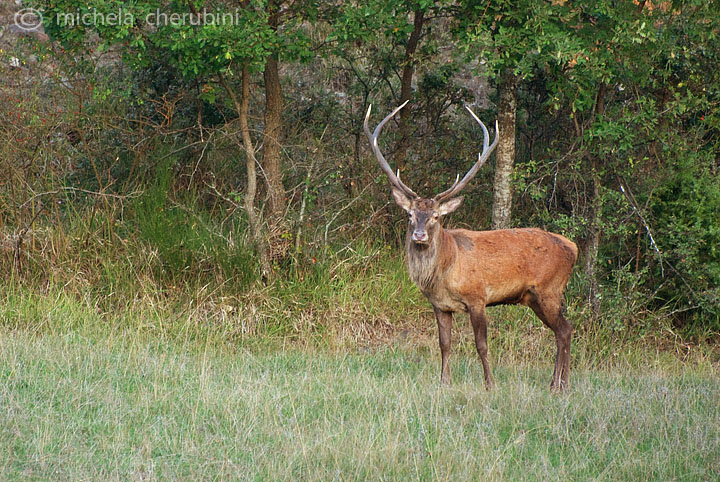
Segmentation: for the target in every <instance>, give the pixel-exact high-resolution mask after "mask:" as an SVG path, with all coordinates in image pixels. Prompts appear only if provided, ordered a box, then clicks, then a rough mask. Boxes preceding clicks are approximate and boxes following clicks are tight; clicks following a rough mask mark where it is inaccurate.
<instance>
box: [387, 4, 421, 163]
mask: <svg viewBox="0 0 720 482" xmlns="http://www.w3.org/2000/svg"><path fill="white" fill-rule="evenodd" d="M413 15H414V20H413V31H412V33H411V34H410V38H408V42H407V45H406V46H405V63H404V65H403V70H402V81H401V84H400V104H402V103H403V102H405V101H407V100H410V97H411V96H412V79H413V74H414V73H415V51H416V50H417V46H418V42H419V41H420V36H421V35H422V28H423V23H424V22H425V12H424V11H423V10H415V12H413ZM410 113H411V110H410V108H409V107H408V108H405V109H403V110H401V111H400V126H399V127H400V140H399V141H398V144H397V148H396V153H395V156H394V157H395V162H396V165H397V168H398V169H400V170H401V171H402V170H404V169H405V156H406V154H407V146H408V140H409V139H408V137H409V134H410V132H409V131H410V128H409V127H410V126H409V124H408V122H409V118H410Z"/></svg>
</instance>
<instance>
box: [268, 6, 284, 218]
mask: <svg viewBox="0 0 720 482" xmlns="http://www.w3.org/2000/svg"><path fill="white" fill-rule="evenodd" d="M267 9H268V12H269V13H270V16H269V18H268V25H269V26H270V28H272V29H273V30H277V27H278V21H279V20H278V11H279V5H278V2H276V1H273V0H270V1H269V2H268V5H267ZM263 77H264V79H265V130H264V132H263V145H264V153H263V170H264V171H265V180H266V182H267V188H268V197H269V200H270V202H269V214H270V216H272V217H273V218H274V219H273V220H272V221H273V222H277V221H279V220H280V219H281V218H282V217H283V216H284V214H285V188H284V187H283V169H282V151H281V146H282V144H281V137H282V109H283V94H282V87H281V86H280V73H279V67H278V58H277V55H276V54H270V55H268V57H267V59H266V60H265V70H264V72H263Z"/></svg>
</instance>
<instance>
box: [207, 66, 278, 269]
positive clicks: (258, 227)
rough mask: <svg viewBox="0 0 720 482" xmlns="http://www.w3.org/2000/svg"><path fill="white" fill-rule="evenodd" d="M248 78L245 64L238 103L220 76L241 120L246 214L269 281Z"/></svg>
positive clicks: (261, 265)
mask: <svg viewBox="0 0 720 482" xmlns="http://www.w3.org/2000/svg"><path fill="white" fill-rule="evenodd" d="M248 76H249V74H248V69H247V64H243V67H242V100H240V101H238V99H237V96H236V95H235V91H233V90H232V88H231V87H230V85H229V84H228V83H227V81H226V80H225V77H224V76H222V75H220V83H221V84H222V86H223V87H224V88H225V91H226V92H227V93H228V95H229V96H230V98H231V99H232V101H233V104H234V105H235V110H236V111H237V113H238V118H239V120H240V133H241V135H242V144H243V148H244V150H245V155H246V160H245V167H246V169H247V189H246V190H245V196H244V207H245V212H246V213H247V217H248V223H249V224H250V231H251V234H252V238H253V243H254V244H255V249H256V250H257V252H258V256H259V257H260V270H261V276H262V277H263V278H265V279H267V278H269V277H270V276H271V274H272V270H271V269H270V260H269V259H268V248H267V242H266V240H267V236H266V235H265V232H264V230H263V222H262V219H261V217H260V215H259V214H258V212H257V211H256V210H255V196H256V194H257V170H256V169H257V168H256V165H257V158H256V156H255V146H254V145H253V142H252V138H251V137H250V127H249V126H248V109H249V97H250V87H249V84H250V80H249V78H248Z"/></svg>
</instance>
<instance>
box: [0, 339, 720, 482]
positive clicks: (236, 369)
mask: <svg viewBox="0 0 720 482" xmlns="http://www.w3.org/2000/svg"><path fill="white" fill-rule="evenodd" d="M83 333H88V330H83V329H67V330H47V331H45V332H41V333H38V332H29V331H27V330H18V329H8V328H4V329H3V330H2V332H1V333H0V406H1V408H0V479H3V480H13V479H23V480H28V479H29V480H41V479H44V480H107V479H119V480H154V479H186V480H208V479H213V480H218V479H219V480H223V479H236V478H243V479H254V480H278V479H286V480H287V479H303V480H317V479H320V480H327V479H341V480H347V479H352V480H368V479H385V480H388V479H422V480H478V479H486V480H555V479H569V480H587V479H593V480H717V478H718V477H719V476H720V405H719V403H720V381H718V377H717V371H716V369H715V368H714V367H713V363H712V362H711V361H709V360H705V359H704V358H703V357H700V358H699V359H695V360H694V361H690V362H682V361H680V360H679V359H678V358H677V357H674V356H666V355H663V354H662V353H657V352H655V351H654V350H652V349H648V350H647V352H646V353H645V355H644V356H643V357H638V358H635V359H634V360H635V361H632V360H631V361H628V360H627V359H625V358H624V357H622V356H621V357H620V358H619V359H618V360H616V361H615V362H612V363H607V364H605V365H604V366H597V367H592V366H589V365H588V366H580V367H578V368H577V369H575V371H574V372H573V374H572V378H571V382H572V387H571V389H570V390H569V391H567V392H566V393H564V394H561V395H555V394H552V393H551V392H550V391H549V389H548V383H549V379H550V374H551V373H550V372H551V368H552V367H551V360H549V359H539V360H535V361H534V362H519V363H516V362H514V361H512V357H511V356H509V355H507V354H503V353H497V351H498V350H499V345H498V344H497V343H496V344H492V343H491V349H494V358H495V360H494V362H495V363H496V365H497V366H496V371H495V373H496V382H497V388H496V389H495V390H493V391H491V392H487V391H485V389H484V388H483V386H482V383H481V382H480V380H481V378H480V377H481V368H480V364H479V363H478V362H477V361H476V360H475V358H474V357H473V356H472V350H471V349H470V348H469V344H467V343H465V341H463V340H462V339H461V341H460V344H459V345H460V346H459V349H458V350H456V352H455V353H454V356H453V358H452V375H453V381H454V383H453V385H452V386H451V387H449V388H442V387H440V386H439V384H438V372H439V367H438V358H439V357H438V356H437V353H436V352H435V351H436V350H431V349H429V347H420V348H417V347H415V346H413V345H410V344H407V343H405V344H401V343H397V344H394V345H386V346H384V347H379V348H373V349H366V350H357V349H355V350H352V349H341V348H335V349H333V348H327V347H326V348H322V347H320V348H318V347H315V348H312V347H308V346H304V347H297V346H287V345H286V346H284V347H283V346H282V344H271V346H267V345H265V346H263V345H259V344H255V345H246V344H245V345H240V346H239V347H235V348H232V347H228V346H223V345H220V346H218V345H217V344H216V343H214V342H212V341H211V339H210V338H207V339H206V342H205V343H200V342H198V340H194V341H192V342H179V341H177V340H163V339H162V337H155V336H144V335H137V333H133V332H131V331H127V330H126V331H124V332H112V331H110V330H108V331H107V332H106V335H107V336H98V333H101V332H98V333H90V334H83ZM548 342H550V340H549V339H548ZM506 355H507V356H506ZM641 359H643V360H644V361H642V362H637V360H641ZM703 360H704V361H703ZM509 361H510V363H509ZM574 364H576V362H575V361H574ZM580 364H581V365H582V364H583V362H580Z"/></svg>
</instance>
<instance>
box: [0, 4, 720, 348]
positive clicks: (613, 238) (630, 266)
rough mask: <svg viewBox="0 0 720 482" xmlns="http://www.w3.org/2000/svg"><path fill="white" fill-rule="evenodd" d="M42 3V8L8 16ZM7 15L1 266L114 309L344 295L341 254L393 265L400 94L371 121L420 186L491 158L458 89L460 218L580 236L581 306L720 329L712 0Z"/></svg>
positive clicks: (603, 315) (608, 317) (620, 320)
mask: <svg viewBox="0 0 720 482" xmlns="http://www.w3.org/2000/svg"><path fill="white" fill-rule="evenodd" d="M31 6H32V7H35V8H37V9H39V11H40V12H42V15H43V18H44V20H43V24H42V27H39V28H36V29H23V28H19V27H18V26H17V23H15V24H13V21H14V19H17V18H18V16H17V12H18V11H19V9H20V8H21V7H31ZM113 12H119V15H118V16H119V17H123V16H126V17H127V18H130V19H131V20H129V21H125V22H119V21H114V22H113V21H109V20H107V19H109V18H110V17H109V15H110V14H112V13H113ZM159 12H162V13H167V14H171V13H176V14H178V15H184V16H185V17H183V18H185V19H205V20H207V18H208V17H209V15H210V14H212V15H216V17H217V19H220V18H221V15H222V13H223V12H225V13H231V14H232V22H221V21H219V20H216V21H215V22H212V21H198V22H190V21H187V22H173V21H170V20H168V21H167V22H165V23H162V22H155V23H153V22H151V21H150V20H151V17H149V15H151V14H153V13H154V14H155V17H152V19H154V20H156V19H157V17H158V13H159ZM67 13H71V14H79V15H82V14H92V15H93V19H94V20H93V22H86V23H84V22H83V21H82V18H83V17H78V16H77V15H76V16H74V17H72V18H75V19H77V20H78V21H75V22H68V17H63V15H65V14H67ZM100 15H108V17H106V21H105V22H104V23H102V22H100V21H98V20H97V19H98V18H100ZM0 16H1V17H2V18H3V19H4V20H3V22H2V25H3V30H2V37H0V76H1V78H2V80H1V82H0V270H1V272H2V273H3V278H4V279H5V283H3V284H4V285H5V287H4V288H3V290H8V289H10V288H8V287H10V286H15V287H18V288H15V289H21V288H20V287H22V289H29V290H36V291H37V292H39V293H43V292H48V291H49V292H55V291H56V290H62V291H66V292H70V293H73V296H76V297H78V298H80V299H88V300H92V301H90V303H93V304H95V305H97V307H98V310H99V311H100V312H108V311H112V310H116V309H118V306H120V305H122V306H131V305H132V304H133V303H134V301H133V300H137V299H141V298H142V297H143V293H145V294H146V293H148V292H149V291H152V292H153V293H156V295H157V299H163V300H166V301H167V300H170V301H167V302H168V303H170V304H172V303H174V302H177V303H180V304H182V303H185V302H184V301H183V299H184V298H183V296H187V297H188V299H190V300H191V303H192V300H195V302H197V303H200V301H202V302H207V301H208V300H219V301H217V305H218V306H219V308H218V312H222V313H226V312H227V311H228V310H231V311H232V310H234V309H236V310H238V311H237V313H239V314H238V316H246V311H244V310H246V309H249V308H247V307H248V306H250V305H252V306H253V308H252V312H253V316H255V317H256V318H257V319H265V322H264V323H265V324H266V325H267V327H273V326H275V325H276V324H279V323H281V321H278V320H274V319H272V316H270V315H268V316H267V317H266V318H263V317H262V315H261V314H258V310H259V311H260V312H262V310H263V309H264V308H263V306H268V305H273V306H274V308H273V309H274V310H276V311H277V312H282V313H286V314H287V319H288V320H292V319H298V315H297V313H300V312H302V313H305V314H307V313H310V312H322V311H323V310H324V311H325V312H328V313H330V312H332V311H333V307H332V306H330V305H331V303H329V302H327V301H323V299H322V298H323V296H324V293H332V294H333V296H337V293H338V292H342V291H343V290H344V289H345V287H346V283H347V278H348V277H358V278H362V277H363V276H366V277H371V276H374V273H377V272H380V271H383V270H385V271H392V270H394V271H397V272H398V273H404V271H403V269H402V264H401V263H395V262H394V261H393V260H400V261H401V258H402V256H403V255H402V244H403V238H404V231H405V225H406V223H407V220H406V216H405V214H404V213H403V212H402V210H400V209H399V208H397V206H395V205H394V203H393V202H392V198H391V196H390V192H389V189H388V187H389V186H388V183H387V179H386V178H385V177H384V174H383V173H382V171H381V170H380V169H379V168H378V166H377V161H376V160H375V158H374V156H373V155H372V153H371V151H370V149H369V144H368V140H367V138H366V137H365V134H364V133H363V129H362V124H363V119H364V116H365V113H366V111H367V109H368V106H369V105H370V104H372V106H373V112H372V118H371V123H372V124H373V125H374V124H376V123H377V122H379V121H380V119H382V117H384V116H385V115H386V114H387V113H389V112H390V111H391V110H392V109H394V108H395V107H396V106H398V105H400V104H402V103H403V102H405V101H407V100H409V101H410V102H409V104H408V107H406V108H405V109H403V111H402V112H401V114H400V115H399V116H398V117H397V118H396V119H394V120H393V122H392V123H391V124H389V125H388V126H387V127H386V128H385V131H384V133H383V137H382V138H381V144H382V146H383V150H384V152H385V154H386V156H387V158H388V160H389V162H390V164H391V165H392V166H395V167H396V168H397V169H399V171H400V174H401V177H402V179H403V180H404V181H405V182H406V183H407V184H408V185H410V186H413V188H415V189H416V191H418V192H419V193H420V194H421V195H426V196H430V195H432V194H433V193H436V192H440V191H442V190H444V189H446V188H447V187H448V186H449V185H450V184H451V183H452V181H453V180H454V179H455V177H456V174H458V173H459V174H461V175H462V174H464V173H465V172H466V171H467V170H468V169H469V168H470V167H471V166H472V164H473V162H475V160H476V159H477V153H478V151H480V150H481V148H482V132H481V131H480V130H479V129H478V127H477V124H476V123H475V122H474V121H473V120H472V118H471V117H470V116H469V115H468V114H467V112H466V111H465V109H464V108H463V107H464V106H465V105H469V106H471V107H472V108H473V110H474V111H475V112H476V113H477V114H478V116H479V117H480V118H481V119H482V120H483V121H484V122H485V124H487V125H488V126H491V125H492V124H493V123H494V120H495V119H498V122H499V130H500V136H501V141H500V144H499V146H498V149H497V151H496V153H495V155H494V156H493V157H492V158H491V160H490V161H489V162H488V163H487V164H486V165H485V166H484V167H483V168H482V169H481V171H480V173H479V174H478V176H477V177H476V178H475V179H474V180H473V181H472V183H471V184H470V185H469V186H468V187H467V188H466V189H465V192H464V194H465V203H464V205H463V207H462V208H461V209H459V210H458V211H457V212H456V213H455V214H453V215H452V216H449V219H446V221H445V223H446V225H448V226H455V227H458V226H461V227H467V228H470V229H476V230H482V229H497V228H506V227H528V226H537V227H542V228H544V229H547V230H550V231H553V232H557V233H560V234H563V235H565V236H566V237H568V238H569V239H571V240H573V241H575V242H576V243H577V245H578V246H579V248H580V252H581V255H580V259H579V261H578V264H577V266H576V268H575V275H574V276H573V278H572V280H571V282H570V285H571V287H570V290H569V291H568V293H567V295H566V296H567V303H568V305H569V306H570V308H571V309H572V310H573V313H574V315H575V318H574V319H573V320H572V321H573V322H574V323H575V325H576V327H577V326H585V327H589V328H588V329H592V327H602V328H603V329H606V330H610V331H611V332H612V333H619V334H622V333H624V332H627V331H631V330H634V331H638V330H660V329H663V330H668V331H669V332H670V333H679V334H681V336H683V337H707V336H708V335H710V336H711V337H712V336H714V335H713V333H717V331H718V330H720V307H719V306H720V303H719V302H720V244H719V243H718V240H719V239H720V222H719V221H720V220H719V219H718V216H719V213H720V180H719V178H718V169H719V168H720V166H719V163H720V110H719V109H718V103H719V102H720V38H719V37H718V36H719V34H720V4H719V3H718V2H707V1H704V0H676V1H637V0H635V1H620V0H599V1H592V2H590V1H585V2H582V1H575V0H547V1H542V0H520V1H505V0H493V1H488V0H483V1H479V0H477V1H472V0H468V1H457V2H454V1H430V0H390V1H386V0H367V1H335V2H325V1H315V0H292V1H285V0H243V1H240V2H226V1H207V0H206V1H201V0H192V1H190V2H185V1H156V0H139V1H136V2H132V3H124V2H115V1H110V0H92V1H89V2H79V1H75V0H53V1H48V2H23V5H17V4H15V3H14V2H3V3H2V4H1V5H0ZM193 16H194V17H193ZM88 18H89V17H88ZM26 20H27V21H30V20H31V18H30V17H27V19H26ZM61 20H63V21H61ZM226 20H227V19H226ZM403 276H404V274H403ZM388 283H389V284H393V283H396V280H395V279H394V278H393V279H390V280H389V281H386V284H388ZM397 283H401V284H407V283H408V282H407V280H406V279H404V280H399V281H397ZM149 286H150V287H151V288H148V287H149ZM313 286H326V287H327V291H322V290H321V291H317V289H316V288H313ZM413 289H414V288H413ZM300 292H302V293H304V297H303V298H302V299H301V301H298V299H296V298H290V294H297V293H300ZM182 293H185V295H183V294H182ZM198 293H200V294H198ZM248 293H252V296H251V295H249V294H248ZM407 293H411V295H409V296H414V297H416V299H417V300H419V301H418V305H419V306H422V307H423V309H424V310H425V311H429V307H428V306H427V305H425V304H422V303H423V301H422V299H421V298H420V295H419V292H417V291H407V292H406V291H402V292H400V293H398V292H392V293H390V294H387V295H385V294H381V293H375V295H376V296H377V297H378V298H383V297H386V303H387V309H386V310H385V311H383V310H379V312H373V314H372V315H370V314H367V310H368V309H369V310H371V311H372V309H371V308H368V307H367V306H366V305H363V307H361V308H362V309H358V310H357V311H356V312H355V313H354V314H351V315H348V316H352V317H353V318H354V319H357V318H358V317H359V318H360V319H363V317H364V316H366V315H367V316H368V317H372V318H373V319H375V318H377V317H383V316H389V317H390V320H391V321H393V320H396V319H397V317H402V316H404V314H403V313H397V314H395V315H387V313H392V312H393V306H394V305H395V303H399V306H400V307H402V306H405V305H404V303H406V301H405V299H403V297H405V295H406V294H407ZM243 294H246V296H245V297H243V296H244V295H243ZM153 296H155V295H153ZM347 296H348V297H353V296H356V293H352V292H348V295H347ZM366 296H367V295H366ZM232 297H235V298H232ZM231 298H232V299H231ZM287 299H292V300H294V301H292V302H291V303H288V305H287V306H280V307H278V306H276V305H277V304H278V303H279V304H280V305H282V304H283V302H284V301H283V300H287ZM383 299H385V298H383ZM227 300H230V301H227ZM258 300H259V301H258ZM278 300H279V301H278ZM228 304H230V305H233V304H235V305H237V307H235V308H233V307H231V308H227V309H226V305H228ZM153 306H155V305H153ZM193 309H195V308H193ZM383 313H384V314H383ZM303 316H305V315H303ZM308 316H309V315H308ZM333 316H334V315H333ZM330 318H332V317H331V316H329V318H328V319H330ZM287 323H288V326H286V327H282V328H278V330H279V331H282V332H285V331H292V330H293V329H295V328H297V327H295V325H294V324H293V323H294V322H292V321H289V322H287ZM313 323H321V322H320V321H316V322H313ZM243 326H244V325H243ZM660 327H663V328H660ZM275 328H277V327H275ZM275 328H273V329H275ZM312 329H319V327H318V325H317V324H313V325H312Z"/></svg>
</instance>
